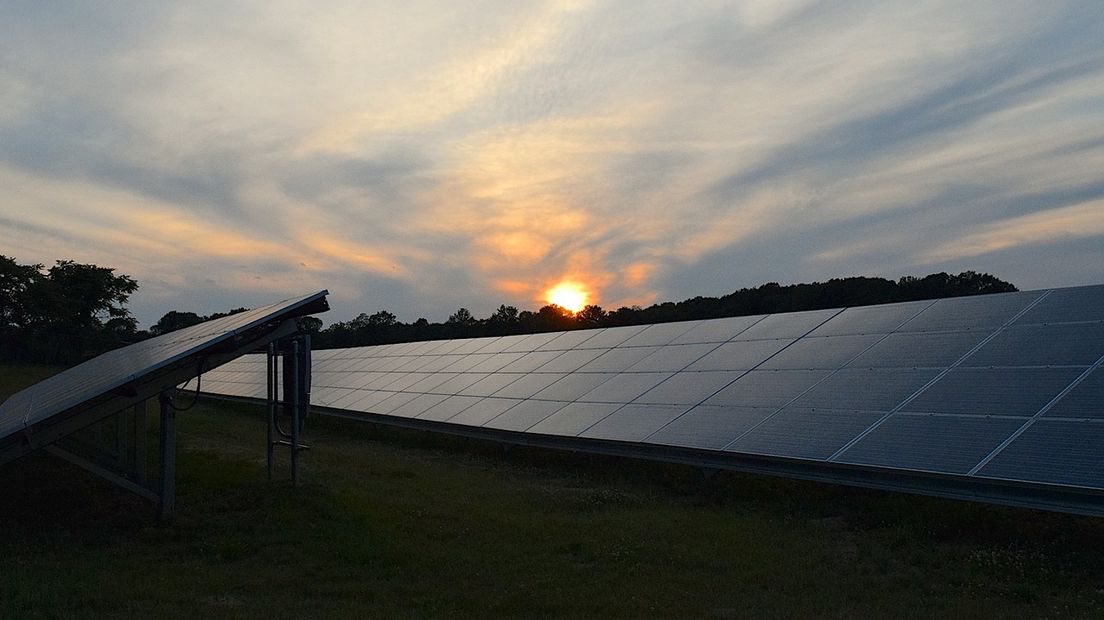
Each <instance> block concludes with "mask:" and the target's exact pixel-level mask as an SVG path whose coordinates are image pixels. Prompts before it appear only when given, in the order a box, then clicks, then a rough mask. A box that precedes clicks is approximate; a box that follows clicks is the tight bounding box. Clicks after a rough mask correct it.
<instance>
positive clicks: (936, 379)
mask: <svg viewBox="0 0 1104 620" xmlns="http://www.w3.org/2000/svg"><path fill="white" fill-rule="evenodd" d="M1051 290H1053V289H1051ZM1051 290H1048V291H1046V292H1044V293H1043V294H1042V295H1039V296H1038V297H1036V298H1035V299H1034V300H1033V301H1032V302H1031V303H1029V304H1028V305H1027V306H1025V307H1024V308H1023V309H1021V310H1020V311H1019V312H1017V313H1016V314H1014V315H1013V316H1012V318H1010V319H1008V320H1007V321H1005V322H1004V324H1002V325H1000V326H999V327H997V329H995V330H994V331H993V333H991V334H989V335H988V336H986V337H985V338H984V339H983V340H982V341H981V342H979V343H977V344H976V345H974V347H973V348H972V349H970V350H969V351H967V352H966V353H964V354H963V355H962V357H960V358H958V359H957V360H955V362H954V363H952V364H951V365H950V366H947V367H946V368H945V369H943V371H942V372H940V373H939V374H937V375H936V376H935V377H932V379H931V380H930V381H928V382H927V383H925V384H924V385H922V386H920V388H919V389H918V390H916V391H915V392H913V393H912V394H910V395H909V396H908V397H907V398H905V400H903V401H901V403H900V404H898V405H897V406H896V407H894V408H893V409H891V410H889V412H888V413H886V414H885V415H884V416H882V417H881V418H879V419H878V420H877V421H875V422H874V423H873V424H871V425H870V426H869V427H867V428H866V430H864V431H863V432H861V433H859V434H858V435H857V436H855V438H853V439H852V440H851V441H849V442H847V443H846V444H844V445H843V447H841V448H840V449H839V450H836V451H835V453H833V454H832V456H830V457H828V458H827V459H825V460H827V461H828V462H834V461H835V460H836V459H837V458H839V457H840V456H842V455H843V453H844V452H847V450H848V449H850V448H851V446H854V445H855V444H857V443H859V442H860V441H862V440H863V438H864V437H866V436H867V435H869V434H870V433H872V432H874V431H875V430H876V429H877V428H878V427H880V426H881V425H882V424H885V422H886V420H888V419H889V418H890V417H891V416H893V414H895V413H897V412H898V411H900V410H901V409H904V408H905V407H907V406H908V404H909V403H911V402H912V401H914V400H916V399H917V398H919V397H920V395H921V394H923V393H924V392H925V391H927V389H928V388H930V387H931V386H933V385H935V384H936V383H938V382H939V380H940V379H942V378H943V377H945V376H947V375H948V374H949V373H950V372H951V371H952V370H954V369H955V368H958V367H959V366H960V365H961V364H962V363H963V362H965V361H966V360H967V359H968V358H969V357H970V356H971V355H973V354H974V353H976V352H977V351H979V350H980V349H981V348H982V347H984V346H985V345H986V344H988V343H989V342H990V341H992V340H993V339H994V338H996V337H997V336H998V335H999V334H1000V333H1001V332H1003V331H1004V330H1005V329H1006V328H1007V327H1008V326H1009V325H1012V324H1013V323H1015V322H1016V320H1017V319H1019V318H1020V317H1021V316H1023V315H1025V314H1027V312H1028V311H1029V310H1031V309H1032V308H1034V307H1035V306H1036V305H1038V304H1039V302H1041V301H1043V300H1044V299H1046V298H1047V296H1048V295H1050V293H1051ZM933 305H934V304H933Z"/></svg>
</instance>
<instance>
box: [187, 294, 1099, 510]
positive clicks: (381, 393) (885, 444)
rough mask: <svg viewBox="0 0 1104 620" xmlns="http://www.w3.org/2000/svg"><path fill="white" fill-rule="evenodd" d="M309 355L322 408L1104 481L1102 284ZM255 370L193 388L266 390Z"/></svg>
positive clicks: (227, 371) (962, 474) (1060, 482)
mask: <svg viewBox="0 0 1104 620" xmlns="http://www.w3.org/2000/svg"><path fill="white" fill-rule="evenodd" d="M313 356H314V366H313V379H312V381H313V390H312V402H313V403H314V404H315V405H319V406H323V407H326V408H330V409H335V410H345V411H352V412H366V413H371V414H379V415H384V416H393V417H401V418H407V419H412V420H428V421H437V422H443V423H447V424H449V425H462V426H465V427H480V428H484V429H498V430H503V431H515V432H519V433H525V434H527V435H531V436H536V437H540V436H555V437H575V438H591V439H597V440H604V441H609V442H631V443H633V444H646V445H649V446H670V447H676V448H683V449H692V450H698V451H702V452H703V453H711V454H716V453H725V454H742V455H760V456H763V457H770V458H781V459H797V460H799V461H805V462H812V463H822V464H848V465H853V466H858V467H866V468H877V469H890V470H902V471H907V472H913V473H930V474H939V475H945V476H951V477H959V478H962V479H969V480H979V479H987V480H1007V481H1016V482H1019V483H1027V484H1032V485H1043V486H1054V487H1071V488H1072V487H1077V488H1085V489H1104V406H1102V402H1104V399H1102V395H1104V369H1102V368H1101V363H1102V361H1104V286H1093V287H1079V288H1069V289H1054V290H1049V291H1031V292H1018V293H1007V294H998V295H984V296H974V297H960V298H952V299H942V300H936V301H922V302H910V303H898V304H887V305H878V306H865V307H854V308H846V309H834V310H818V311H810V312H795V313H785V314H772V315H763V316H743V317H734V318H724V319H714V320H702V321H687V322H678V323H662V324H655V325H641V326H631V327H614V328H608V329H592V330H576V331H568V332H557V333H542V334H532V335H521V336H505V337H491V338H475V339H463V340H438V341H428V342H416V343H406V344H396V345H384V346H369V347H358V348H349V349H333V350H321V351H316V352H315V353H314V354H313ZM264 369H265V367H264V360H263V358H260V357H253V356H247V357H245V358H241V359H239V360H237V361H235V362H232V363H231V364H228V365H226V366H224V367H222V368H220V369H219V370H218V371H216V372H214V373H211V374H210V375H209V376H208V377H207V378H206V379H205V382H204V387H205V388H207V390H209V391H211V392H214V393H219V394H224V395H230V396H242V397H250V398H263V396H264V390H265V383H264V381H265V373H264Z"/></svg>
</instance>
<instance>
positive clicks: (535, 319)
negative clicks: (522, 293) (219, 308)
mask: <svg viewBox="0 0 1104 620" xmlns="http://www.w3.org/2000/svg"><path fill="white" fill-rule="evenodd" d="M137 290H138V282H137V281H135V280H134V279H133V278H131V277H129V276H127V275H122V274H116V273H115V270H114V269H112V268H109V267H99V266H97V265H91V264H81V263H76V262H74V261H71V260H59V261H57V262H56V263H55V264H54V265H53V266H51V267H48V268H47V267H45V266H44V265H41V264H30V265H23V264H20V263H18V262H16V261H15V259H12V258H9V257H7V256H3V255H0V360H3V361H20V362H34V363H46V364H72V363H76V362H79V361H81V360H83V359H87V358H89V357H91V356H94V355H98V354H99V353H103V352H104V351H107V350H110V349H113V348H116V347H119V346H122V345H125V344H129V343H132V342H137V341H139V340H142V339H144V338H149V337H151V336H156V335H160V334H164V333H168V332H171V331H175V330H177V329H182V328H184V327H189V326H191V325H195V324H197V323H201V322H203V321H206V320H210V319H215V318H219V317H223V316H227V315H230V314H235V313H237V312H243V311H245V310H246V308H234V309H232V310H229V311H227V312H219V313H215V314H210V315H200V314H197V313H195V312H191V311H186V310H171V311H169V312H167V313H165V315H163V316H162V317H161V318H160V319H159V320H158V321H157V322H156V323H154V324H153V325H152V326H151V327H150V328H149V330H139V329H137V322H136V321H135V319H134V317H133V316H132V315H131V314H130V311H129V310H128V309H127V308H126V304H127V302H128V300H129V299H130V296H131V295H132V294H133V293H134V292H135V291H137ZM1015 290H1017V289H1016V287H1015V286H1013V285H1012V284H1011V283H1008V282H1005V281H1003V280H1001V279H999V278H996V277H995V276H992V275H989V274H987V273H978V272H975V271H964V272H962V273H959V274H957V275H951V274H947V273H933V274H930V275H927V276H923V277H913V276H905V277H902V278H900V279H898V280H889V279H886V278H867V277H851V278H834V279H831V280H828V281H826V282H812V283H806V284H789V285H780V284H778V283H776V282H770V283H767V284H763V285H761V286H757V287H754V288H743V289H739V290H737V291H734V292H733V293H730V294H728V295H723V296H721V297H693V298H691V299H686V300H683V301H679V302H670V301H668V302H663V303H658V304H653V305H651V306H648V307H646V308H642V307H639V306H626V307H620V308H617V309H616V310H610V311H607V310H605V309H603V308H602V307H601V306H598V305H590V306H586V307H585V308H584V309H583V310H581V311H579V312H578V313H571V312H569V311H568V310H566V309H564V308H561V307H559V306H556V305H546V306H544V307H542V308H540V309H538V310H535V311H530V310H519V309H518V308H516V307H515V306H509V305H505V304H503V305H500V306H499V307H498V309H497V310H495V311H494V312H493V313H492V314H491V315H490V316H488V317H486V318H482V319H479V318H476V317H475V316H473V315H472V313H471V311H469V310H468V309H467V308H459V309H457V310H456V311H455V312H454V313H452V314H451V315H450V316H449V318H448V320H446V321H444V322H442V323H430V322H429V321H427V320H426V319H424V318H419V319H418V320H416V321H413V322H411V323H403V322H401V321H399V320H398V319H397V318H396V316H395V315H394V314H392V313H391V312H389V311H387V310H380V311H378V312H375V313H374V314H367V313H361V314H359V315H358V316H356V317H355V318H353V319H351V320H348V321H338V322H335V323H333V324H331V325H329V326H328V327H326V328H324V329H323V323H322V321H321V320H320V319H318V318H316V317H305V318H304V319H301V320H300V325H301V327H302V328H303V329H305V330H307V331H309V332H311V333H312V334H313V339H314V346H315V347H316V348H337V347H353V346H364V345H372V344H392V343H398V342H412V341H419V340H438V339H443V338H474V337H480V336H506V335H513V334H531V333H537V332H547V331H563V330H571V329H586V328H595V327H615V326H620V325H640V324H646V323H666V322H670V321H686V320H693V319H712V318H720V317H728V316H740V315H749V314H766V313H774V312H794V311H799V310H819V309H823V308H838V307H842V306H865V305H871V304H880V303H890V302H900V301H915V300H921V299H936V298H941V297H957V296H962V295H981V294H987V293H1004V292H1011V291H1015Z"/></svg>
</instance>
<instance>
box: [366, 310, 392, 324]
mask: <svg viewBox="0 0 1104 620" xmlns="http://www.w3.org/2000/svg"><path fill="white" fill-rule="evenodd" d="M398 322H399V321H398V320H397V319H396V318H395V315H394V314H391V313H390V312H388V311H386V310H380V311H379V312H377V313H375V314H373V315H372V316H370V317H368V324H369V325H373V326H378V327H390V326H392V325H395V324H396V323H398Z"/></svg>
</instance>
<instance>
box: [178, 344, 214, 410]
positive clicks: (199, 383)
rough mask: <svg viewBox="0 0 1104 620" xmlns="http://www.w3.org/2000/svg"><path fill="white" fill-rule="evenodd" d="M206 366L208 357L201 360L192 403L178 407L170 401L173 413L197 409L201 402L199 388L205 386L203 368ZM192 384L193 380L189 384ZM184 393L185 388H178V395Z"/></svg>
mask: <svg viewBox="0 0 1104 620" xmlns="http://www.w3.org/2000/svg"><path fill="white" fill-rule="evenodd" d="M206 364H207V358H206V357H201V358H199V367H198V372H197V373H196V387H195V395H194V396H192V402H190V403H188V406H187V407H177V406H176V405H174V404H173V401H172V400H171V399H170V400H169V406H170V407H172V409H173V411H187V410H189V409H191V408H192V407H195V405H196V403H198V402H199V388H200V387H201V386H202V385H203V370H204V368H203V367H204V366H205V365H206ZM191 382H192V380H191V379H189V380H188V383H191ZM188 383H185V384H184V385H185V386H187V385H188ZM183 391H184V390H183V388H176V392H177V394H179V393H181V392H183Z"/></svg>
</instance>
